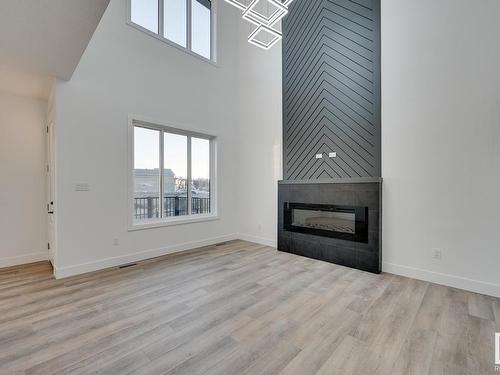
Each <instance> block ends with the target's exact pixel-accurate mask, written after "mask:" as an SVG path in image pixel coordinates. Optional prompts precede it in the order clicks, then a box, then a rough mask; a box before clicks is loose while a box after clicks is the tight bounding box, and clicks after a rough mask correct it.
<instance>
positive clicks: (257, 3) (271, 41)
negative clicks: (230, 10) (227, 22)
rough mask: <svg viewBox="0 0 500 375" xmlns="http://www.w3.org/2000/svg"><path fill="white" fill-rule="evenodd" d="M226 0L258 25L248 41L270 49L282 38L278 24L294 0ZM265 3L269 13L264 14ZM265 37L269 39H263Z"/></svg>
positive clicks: (252, 22) (247, 19) (245, 18)
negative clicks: (246, 3)
mask: <svg viewBox="0 0 500 375" xmlns="http://www.w3.org/2000/svg"><path fill="white" fill-rule="evenodd" d="M225 1H226V2H227V3H229V4H231V5H233V6H235V7H236V8H238V9H240V10H242V11H243V19H244V20H246V21H248V22H250V23H251V24H253V25H255V26H256V28H255V30H253V31H252V33H251V34H250V35H249V37H248V41H249V42H250V43H251V44H253V45H255V46H257V47H260V48H262V49H265V50H268V49H269V48H271V47H272V46H274V45H275V44H276V43H277V42H278V41H279V40H280V39H281V37H282V34H281V31H280V30H278V29H277V28H276V24H278V22H279V21H281V20H282V19H283V17H285V16H286V15H287V13H288V6H289V5H290V3H291V2H292V1H293V0H252V1H250V3H249V4H248V5H245V4H244V3H243V1H244V0H225ZM264 3H266V4H264ZM263 5H264V6H266V5H267V8H266V9H267V14H264V12H263V10H262V8H263ZM259 7H260V8H259ZM263 37H264V38H267V40H262V38H263ZM259 38H260V39H259Z"/></svg>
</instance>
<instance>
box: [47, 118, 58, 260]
mask: <svg viewBox="0 0 500 375" xmlns="http://www.w3.org/2000/svg"><path fill="white" fill-rule="evenodd" d="M53 127H54V126H53V124H52V123H50V124H49V125H48V126H47V223H48V237H47V238H48V244H47V247H48V250H49V259H50V261H51V263H52V264H54V256H55V247H56V244H55V202H54V173H53V171H54V137H53Z"/></svg>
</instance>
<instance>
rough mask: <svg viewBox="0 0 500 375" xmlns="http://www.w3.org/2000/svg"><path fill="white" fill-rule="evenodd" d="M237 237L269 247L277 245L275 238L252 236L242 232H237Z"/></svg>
mask: <svg viewBox="0 0 500 375" xmlns="http://www.w3.org/2000/svg"><path fill="white" fill-rule="evenodd" d="M238 239H240V240H243V241H248V242H254V243H258V244H260V245H264V246H270V247H277V246H278V243H277V241H276V240H275V239H270V238H264V237H258V236H252V235H249V234H244V233H238Z"/></svg>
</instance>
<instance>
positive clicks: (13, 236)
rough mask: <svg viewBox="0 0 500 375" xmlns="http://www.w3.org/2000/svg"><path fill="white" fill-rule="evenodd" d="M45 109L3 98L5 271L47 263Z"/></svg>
mask: <svg viewBox="0 0 500 375" xmlns="http://www.w3.org/2000/svg"><path fill="white" fill-rule="evenodd" d="M46 107H47V103H46V102H45V101H42V100H36V99H30V98H25V97H20V96H14V95H10V94H5V93H0V181H1V183H0V184H1V188H0V267H8V266H13V265H16V264H22V263H30V262H36V261H40V260H46V259H47V255H48V251H47V224H46V208H45V204H46V187H45V186H46V185H45V172H44V171H45V160H46V158H45V116H46Z"/></svg>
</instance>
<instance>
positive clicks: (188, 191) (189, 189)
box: [186, 136, 193, 215]
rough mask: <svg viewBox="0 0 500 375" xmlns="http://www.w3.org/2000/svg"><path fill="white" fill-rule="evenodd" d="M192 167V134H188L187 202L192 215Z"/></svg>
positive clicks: (189, 212)
mask: <svg viewBox="0 0 500 375" xmlns="http://www.w3.org/2000/svg"><path fill="white" fill-rule="evenodd" d="M191 169H192V165H191V136H188V140H187V184H186V185H187V197H188V201H187V204H188V215H191V214H192V208H193V207H192V206H193V202H192V200H193V199H192V195H193V192H192V191H191V183H192V181H191Z"/></svg>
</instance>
